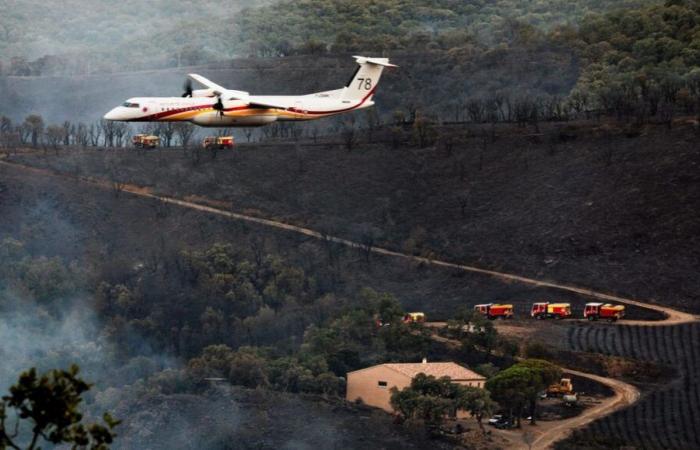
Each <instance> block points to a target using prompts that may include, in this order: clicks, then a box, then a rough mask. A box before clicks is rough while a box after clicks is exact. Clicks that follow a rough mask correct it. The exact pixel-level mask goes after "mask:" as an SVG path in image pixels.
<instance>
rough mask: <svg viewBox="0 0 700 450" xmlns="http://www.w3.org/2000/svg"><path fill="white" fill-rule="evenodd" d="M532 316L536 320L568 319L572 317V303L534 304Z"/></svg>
mask: <svg viewBox="0 0 700 450" xmlns="http://www.w3.org/2000/svg"><path fill="white" fill-rule="evenodd" d="M530 315H531V316H532V317H534V318H535V319H566V318H568V317H571V303H549V302H540V303H534V304H533V305H532V310H531V311H530Z"/></svg>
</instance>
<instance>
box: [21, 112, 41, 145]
mask: <svg viewBox="0 0 700 450" xmlns="http://www.w3.org/2000/svg"><path fill="white" fill-rule="evenodd" d="M23 126H24V127H25V128H26V129H27V131H28V133H29V135H30V136H31V141H32V147H36V146H37V145H39V138H40V137H41V135H42V133H43V131H44V119H43V118H42V117H41V116H39V115H37V114H32V115H29V116H27V118H26V119H24V125H23Z"/></svg>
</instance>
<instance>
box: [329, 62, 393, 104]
mask: <svg viewBox="0 0 700 450" xmlns="http://www.w3.org/2000/svg"><path fill="white" fill-rule="evenodd" d="M354 58H355V60H356V61H357V64H359V66H358V68H357V70H356V71H355V73H354V74H353V76H352V78H350V81H348V84H347V85H346V86H345V87H344V88H343V92H342V95H341V97H342V99H343V100H350V101H358V100H371V99H372V96H373V95H374V92H375V91H376V89H377V85H378V84H379V79H380V78H381V76H382V71H383V70H384V68H385V67H398V66H395V65H394V64H390V63H389V58H367V57H365V56H355V57H354Z"/></svg>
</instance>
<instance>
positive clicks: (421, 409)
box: [391, 373, 496, 433]
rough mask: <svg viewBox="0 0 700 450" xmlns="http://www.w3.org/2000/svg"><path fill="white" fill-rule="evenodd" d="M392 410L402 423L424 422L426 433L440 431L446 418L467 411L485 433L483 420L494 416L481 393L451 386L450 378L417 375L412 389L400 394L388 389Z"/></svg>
mask: <svg viewBox="0 0 700 450" xmlns="http://www.w3.org/2000/svg"><path fill="white" fill-rule="evenodd" d="M391 406H392V407H393V408H394V410H395V411H397V412H398V413H399V415H400V416H401V417H402V418H403V419H404V420H408V419H417V420H421V421H423V423H425V425H426V426H427V428H428V430H434V429H437V428H439V427H440V425H441V424H442V422H443V421H444V420H445V418H446V417H448V416H454V415H455V414H456V413H457V411H459V410H462V411H468V412H469V413H470V414H471V415H472V416H473V417H474V418H475V419H476V420H477V421H478V422H479V427H480V428H481V430H482V432H484V433H485V432H486V431H485V430H484V428H483V425H482V423H481V421H482V419H483V418H484V417H485V416H487V415H490V414H491V413H493V411H494V410H495V408H496V404H495V402H494V401H493V400H491V396H490V395H489V393H488V392H487V391H485V390H483V389H480V388H477V387H472V386H462V385H460V384H456V383H452V381H451V380H450V378H449V377H442V378H435V377H434V376H432V375H426V374H424V373H419V374H418V375H416V376H415V377H414V378H413V380H411V385H410V386H409V387H407V388H404V389H402V390H400V391H399V390H398V389H397V388H396V387H393V388H392V389H391Z"/></svg>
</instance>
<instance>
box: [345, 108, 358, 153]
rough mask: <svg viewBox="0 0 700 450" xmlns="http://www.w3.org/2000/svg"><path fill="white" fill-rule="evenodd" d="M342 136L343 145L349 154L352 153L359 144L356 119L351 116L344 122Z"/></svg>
mask: <svg viewBox="0 0 700 450" xmlns="http://www.w3.org/2000/svg"><path fill="white" fill-rule="evenodd" d="M341 136H342V138H343V143H344V144H345V148H346V149H347V151H348V152H351V151H352V149H353V148H355V145H356V144H357V130H356V127H355V117H354V116H350V118H349V119H347V120H345V121H343V128H342V131H341Z"/></svg>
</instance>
